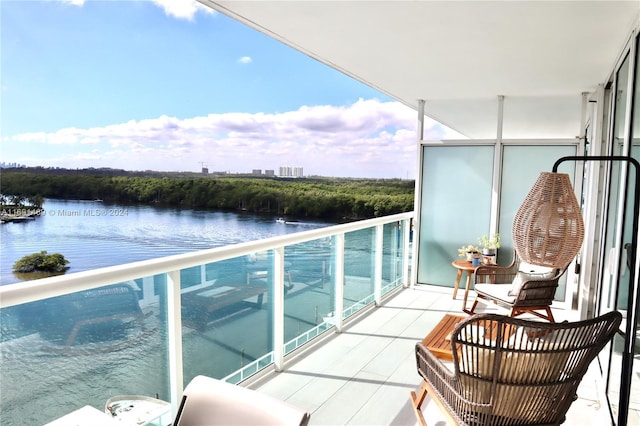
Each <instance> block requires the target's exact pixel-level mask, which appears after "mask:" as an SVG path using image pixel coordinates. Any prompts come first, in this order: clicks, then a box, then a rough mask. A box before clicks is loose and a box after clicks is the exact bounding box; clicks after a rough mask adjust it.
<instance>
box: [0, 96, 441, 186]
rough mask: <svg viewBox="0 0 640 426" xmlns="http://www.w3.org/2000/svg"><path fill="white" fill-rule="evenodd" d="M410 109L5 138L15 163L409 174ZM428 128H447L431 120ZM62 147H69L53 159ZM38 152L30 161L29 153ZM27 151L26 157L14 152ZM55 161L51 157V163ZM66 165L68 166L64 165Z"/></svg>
mask: <svg viewBox="0 0 640 426" xmlns="http://www.w3.org/2000/svg"><path fill="white" fill-rule="evenodd" d="M416 125H417V123H416V114H415V111H414V110H412V109H410V108H408V107H406V106H404V105H402V104H400V103H398V102H380V101H378V100H362V99H360V100H358V101H357V102H355V103H353V104H351V105H345V106H331V105H318V106H303V107H300V108H299V109H298V110H295V111H287V112H283V113H273V114H268V113H255V114H249V113H224V114H209V115H207V116H199V117H192V118H186V119H178V118H176V117H169V116H166V115H163V116H160V117H158V118H153V119H145V120H131V121H128V122H124V123H118V124H112V125H108V126H104V127H95V128H88V129H79V128H66V129H60V130H58V131H56V132H52V133H42V132H40V133H24V134H20V135H16V136H13V137H9V138H5V139H4V140H3V149H5V153H8V152H7V150H8V151H10V152H11V153H12V154H13V155H12V156H11V160H12V161H17V162H20V163H26V164H29V165H42V166H58V167H73V168H76V167H115V168H124V169H128V170H147V169H153V170H161V171H189V170H191V171H196V170H198V168H199V162H201V161H203V162H205V163H207V164H208V165H209V169H210V170H212V171H232V172H240V173H243V172H249V171H251V170H252V169H263V170H264V169H274V170H277V169H278V167H279V166H282V165H295V166H301V167H304V170H305V174H317V175H325V176H345V177H346V176H351V177H401V178H406V177H412V178H413V177H414V176H413V174H414V168H415V162H416V161H415V156H416ZM426 131H427V134H428V135H429V136H431V137H434V138H442V137H443V136H445V135H446V134H447V133H448V130H447V129H446V128H444V127H443V126H441V125H440V124H438V123H435V122H429V123H427V125H426ZM61 145H63V146H64V149H65V150H67V151H70V152H72V155H70V156H68V157H66V158H64V159H63V158H62V157H61V158H59V159H57V160H53V159H52V157H54V154H53V153H55V152H56V150H58V149H60V148H58V147H60V146H61ZM34 151H38V152H41V158H40V159H39V160H38V161H37V162H34V159H33V158H32V156H33V152H34ZM20 152H31V158H30V161H29V162H27V161H23V159H22V158H16V157H18V156H17V155H16V153H20ZM54 161H55V163H53V162H54ZM69 163H71V164H69Z"/></svg>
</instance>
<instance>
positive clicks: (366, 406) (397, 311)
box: [254, 286, 610, 426]
mask: <svg viewBox="0 0 640 426" xmlns="http://www.w3.org/2000/svg"><path fill="white" fill-rule="evenodd" d="M451 294H452V290H451V289H447V288H440V287H431V286H418V287H416V288H415V289H406V290H403V291H401V292H399V293H398V294H397V295H395V296H394V297H393V298H391V299H389V300H388V301H386V302H385V303H383V305H382V306H380V307H378V308H375V309H374V311H373V312H372V313H371V314H369V315H367V316H365V317H363V318H362V319H360V320H358V321H356V322H355V323H354V324H353V325H350V326H349V327H347V328H346V329H345V330H344V331H343V332H342V333H340V334H335V335H334V336H332V337H331V338H329V339H328V340H327V341H326V342H325V343H324V344H323V345H322V346H321V347H320V348H319V349H316V350H314V351H312V352H309V353H308V354H305V355H304V356H300V357H299V359H298V360H295V361H294V362H290V363H289V364H287V366H286V371H285V372H282V373H274V375H272V376H270V377H268V378H266V379H264V380H262V381H261V382H260V383H259V386H258V388H259V390H260V391H261V392H264V393H266V394H269V395H272V396H274V397H277V398H279V399H282V400H286V401H288V402H290V403H291V404H294V405H296V406H299V407H301V408H304V409H306V410H308V411H310V412H311V413H312V414H311V421H310V424H311V425H368V426H372V425H415V424H417V421H416V419H415V416H414V414H413V411H412V409H411V406H410V403H409V392H410V391H412V390H416V391H417V390H418V388H419V386H420V383H421V378H420V377H419V376H418V373H417V371H416V367H415V358H414V352H413V348H414V345H415V343H416V342H417V341H419V340H421V339H422V338H423V337H424V336H425V335H426V334H427V333H428V332H429V331H430V330H431V329H432V328H433V327H434V326H435V324H436V323H437V322H438V321H439V320H440V318H441V317H442V316H443V315H444V314H445V313H447V312H454V313H460V310H461V306H462V296H463V292H459V294H458V298H457V299H455V300H454V299H452V297H451ZM472 300H473V295H470V298H469V302H471V301H472ZM479 306H484V305H479ZM491 309H492V310H494V311H496V312H500V313H505V312H506V311H505V310H502V309H499V308H494V307H492V308H491ZM480 311H482V310H481V309H479V310H478V312H480ZM489 311H490V310H489V309H487V310H485V312H489ZM573 314H575V313H573ZM571 315H572V312H569V311H563V310H558V309H554V316H555V317H556V320H557V321H562V320H564V319H568V320H570V321H571V320H575V318H571ZM594 366H595V365H594ZM592 367H593V366H592ZM596 376H597V375H595V374H588V375H587V376H586V377H585V378H584V380H583V381H582V384H581V386H580V389H579V392H578V396H579V399H578V400H577V401H576V402H574V403H573V405H572V406H571V409H570V410H569V413H568V417H567V421H566V422H565V423H564V424H565V425H570V426H571V425H581V426H583V425H606V424H610V421H609V417H608V413H607V411H608V410H607V405H606V403H605V401H602V402H601V396H599V394H600V393H599V392H598V387H597V386H598V382H597V380H596ZM254 387H255V386H254ZM423 407H424V414H425V417H426V420H427V423H428V424H429V425H430V426H434V425H435V426H444V425H445V424H446V423H445V421H444V420H443V418H442V416H441V414H440V412H439V411H438V409H437V407H436V406H435V404H434V403H433V402H432V401H429V400H427V403H425V404H424V405H423Z"/></svg>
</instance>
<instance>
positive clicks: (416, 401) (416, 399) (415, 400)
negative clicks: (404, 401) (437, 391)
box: [411, 380, 427, 426]
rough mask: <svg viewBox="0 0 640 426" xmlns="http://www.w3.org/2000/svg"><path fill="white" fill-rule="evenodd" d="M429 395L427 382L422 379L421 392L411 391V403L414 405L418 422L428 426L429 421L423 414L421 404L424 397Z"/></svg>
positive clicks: (422, 425)
mask: <svg viewBox="0 0 640 426" xmlns="http://www.w3.org/2000/svg"><path fill="white" fill-rule="evenodd" d="M426 397H427V382H426V381H424V380H423V381H422V386H420V392H419V393H418V394H417V395H416V393H415V392H414V391H411V405H412V406H413V412H414V413H415V415H416V418H417V419H418V423H419V424H420V425H421V426H427V422H426V420H425V419H424V416H423V415H422V410H421V409H420V406H421V405H422V403H423V402H424V399H425V398H426Z"/></svg>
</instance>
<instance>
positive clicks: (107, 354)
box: [0, 280, 169, 425]
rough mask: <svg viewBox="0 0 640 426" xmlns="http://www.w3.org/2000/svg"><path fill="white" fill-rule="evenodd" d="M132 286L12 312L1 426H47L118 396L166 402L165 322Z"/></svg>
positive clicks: (0, 386)
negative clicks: (151, 398) (55, 420)
mask: <svg viewBox="0 0 640 426" xmlns="http://www.w3.org/2000/svg"><path fill="white" fill-rule="evenodd" d="M136 281H139V280H136ZM136 281H129V282H126V283H119V284H114V285H108V286H104V287H99V288H96V289H92V290H85V291H80V292H76V293H72V294H68V295H64V296H58V297H53V298H49V299H44V300H40V301H37V302H32V303H27V304H23V305H19V306H15V307H13V308H11V310H12V311H13V314H14V315H13V320H12V323H11V325H10V327H9V328H10V329H12V330H7V331H10V332H9V333H4V332H3V336H2V340H1V341H0V346H1V347H0V353H2V356H3V361H2V362H3V366H2V380H0V394H1V395H2V398H1V399H0V412H1V413H2V414H1V416H0V417H1V418H2V424H3V425H38V424H45V423H48V422H50V421H53V420H54V419H56V418H59V417H61V416H63V415H65V414H67V413H69V412H71V411H74V410H76V409H79V408H81V407H83V406H85V405H91V406H94V407H104V405H105V403H106V401H107V399H109V398H110V397H113V396H116V395H132V394H134V395H147V396H151V397H155V396H156V395H157V396H158V397H159V398H161V399H164V400H167V399H168V398H169V391H168V383H167V374H166V372H167V371H168V363H167V357H166V353H167V351H166V348H167V343H166V329H167V327H166V316H164V315H162V314H161V309H160V308H159V306H158V303H155V304H149V305H146V306H141V305H140V303H139V298H140V297H139V292H140V291H141V290H140V288H139V287H138V285H137V283H136ZM4 311H5V310H4V309H3V312H4ZM3 327H4V326H3ZM9 359H10V360H11V362H10V363H8V362H6V361H7V360H9ZM60 390H63V391H60Z"/></svg>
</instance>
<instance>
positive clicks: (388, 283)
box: [382, 221, 405, 295]
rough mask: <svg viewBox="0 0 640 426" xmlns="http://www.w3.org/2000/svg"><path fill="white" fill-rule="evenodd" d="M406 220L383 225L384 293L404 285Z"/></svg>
mask: <svg viewBox="0 0 640 426" xmlns="http://www.w3.org/2000/svg"><path fill="white" fill-rule="evenodd" d="M404 226H405V222H404V221H400V222H393V223H387V224H385V225H384V227H383V236H384V239H383V252H382V294H383V295H384V294H387V293H389V292H390V291H393V289H395V288H396V287H399V286H401V285H402V272H403V266H404V265H403V263H404V244H403V235H404Z"/></svg>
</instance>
